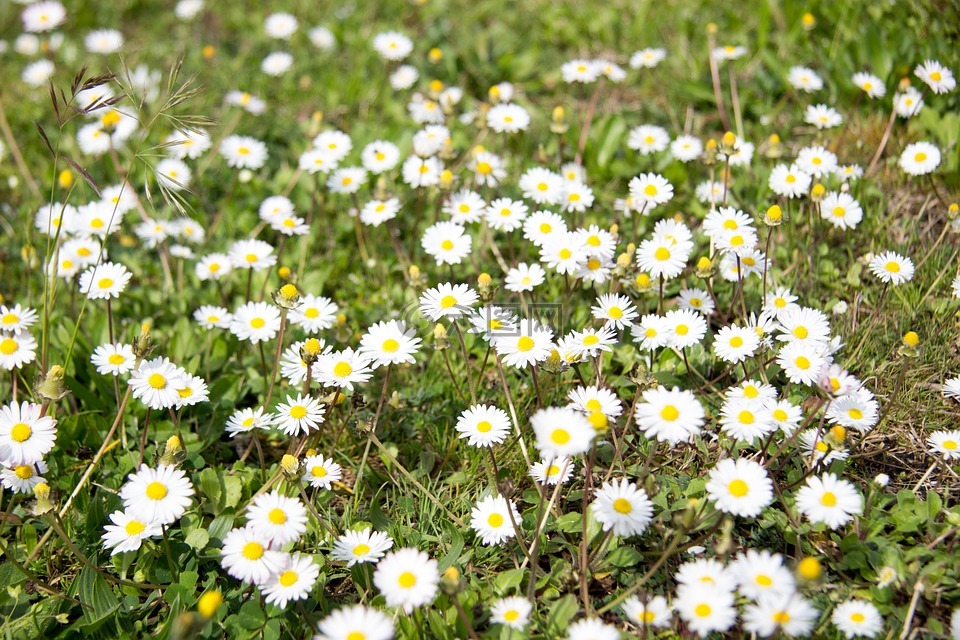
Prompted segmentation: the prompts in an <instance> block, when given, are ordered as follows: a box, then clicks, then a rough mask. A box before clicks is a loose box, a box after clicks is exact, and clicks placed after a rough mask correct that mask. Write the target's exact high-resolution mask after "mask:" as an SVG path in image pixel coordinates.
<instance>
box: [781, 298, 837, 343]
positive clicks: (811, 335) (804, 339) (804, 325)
mask: <svg viewBox="0 0 960 640" xmlns="http://www.w3.org/2000/svg"><path fill="white" fill-rule="evenodd" d="M777 330H778V331H779V335H778V336H777V340H779V341H781V342H788V343H792V344H802V345H807V346H814V345H821V344H824V343H826V342H829V341H830V321H829V320H828V319H827V316H826V315H825V314H824V313H823V312H822V311H820V310H819V309H812V308H810V307H801V306H798V305H792V306H789V307H785V308H783V309H782V310H781V311H780V312H779V313H778V314H777Z"/></svg>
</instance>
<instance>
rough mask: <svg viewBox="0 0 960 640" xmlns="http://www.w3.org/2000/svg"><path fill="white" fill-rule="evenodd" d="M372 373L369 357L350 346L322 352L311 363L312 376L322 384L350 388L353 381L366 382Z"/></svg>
mask: <svg viewBox="0 0 960 640" xmlns="http://www.w3.org/2000/svg"><path fill="white" fill-rule="evenodd" d="M372 375H373V371H372V370H371V368H370V359H369V358H368V357H367V356H366V355H364V354H362V353H359V352H355V351H354V350H353V349H351V348H350V347H347V348H346V349H344V350H343V351H335V352H333V353H327V354H323V355H321V356H320V357H319V358H317V361H316V362H314V363H313V376H314V378H316V380H317V382H319V383H321V384H323V385H324V386H330V387H341V388H345V389H350V390H352V389H353V384H354V383H355V382H366V381H367V380H369V379H370V377H371V376H372Z"/></svg>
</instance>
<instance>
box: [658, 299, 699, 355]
mask: <svg viewBox="0 0 960 640" xmlns="http://www.w3.org/2000/svg"><path fill="white" fill-rule="evenodd" d="M664 323H665V324H666V326H667V344H668V345H670V346H671V347H673V348H674V349H681V350H682V349H685V348H687V347H692V346H693V345H695V344H698V343H699V342H700V341H701V340H702V339H703V336H704V335H706V333H707V321H706V320H705V319H704V318H703V316H702V315H700V314H699V313H697V312H696V311H687V310H685V309H679V310H678V309H671V310H670V311H667V315H666V316H664Z"/></svg>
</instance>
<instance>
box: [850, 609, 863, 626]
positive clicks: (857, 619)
mask: <svg viewBox="0 0 960 640" xmlns="http://www.w3.org/2000/svg"><path fill="white" fill-rule="evenodd" d="M850 619H851V620H853V621H854V622H856V623H857V624H860V623H861V622H863V621H864V620H865V619H866V617H865V616H864V615H863V614H862V613H860V612H859V611H858V612H857V613H854V614H851V616H850Z"/></svg>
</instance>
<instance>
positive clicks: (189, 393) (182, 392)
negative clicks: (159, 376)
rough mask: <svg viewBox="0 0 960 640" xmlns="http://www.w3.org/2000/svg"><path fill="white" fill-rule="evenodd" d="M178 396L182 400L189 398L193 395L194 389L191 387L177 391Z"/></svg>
mask: <svg viewBox="0 0 960 640" xmlns="http://www.w3.org/2000/svg"><path fill="white" fill-rule="evenodd" d="M177 394H178V395H179V396H180V397H181V398H189V397H190V396H192V395H193V389H191V388H190V387H184V388H183V389H177Z"/></svg>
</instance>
